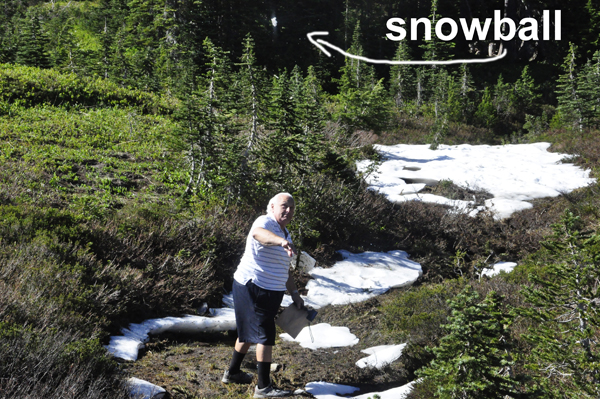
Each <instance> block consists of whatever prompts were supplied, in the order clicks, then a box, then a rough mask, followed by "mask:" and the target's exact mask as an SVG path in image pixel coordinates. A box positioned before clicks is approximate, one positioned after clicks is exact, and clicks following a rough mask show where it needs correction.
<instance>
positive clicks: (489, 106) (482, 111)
mask: <svg viewBox="0 0 600 399" xmlns="http://www.w3.org/2000/svg"><path fill="white" fill-rule="evenodd" d="M473 119H474V122H475V123H476V124H478V125H479V126H483V127H488V128H491V127H493V126H494V125H495V124H496V119H497V116H496V107H495V106H494V103H493V102H492V94H491V92H490V88H489V87H486V88H485V89H484V91H483V96H482V97H481V102H480V103H479V105H478V106H477V110H476V111H475V115H474V116H473Z"/></svg>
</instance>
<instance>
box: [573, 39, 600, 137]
mask: <svg viewBox="0 0 600 399" xmlns="http://www.w3.org/2000/svg"><path fill="white" fill-rule="evenodd" d="M577 87H578V90H579V95H580V97H581V105H582V110H581V112H582V117H583V120H584V121H586V125H588V126H598V125H599V124H600V90H598V88H600V51H596V53H595V54H594V58H593V59H592V60H588V62H587V63H586V64H585V65H584V67H583V68H582V70H581V72H580V73H579V75H578V77H577Z"/></svg>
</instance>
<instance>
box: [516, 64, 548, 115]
mask: <svg viewBox="0 0 600 399" xmlns="http://www.w3.org/2000/svg"><path fill="white" fill-rule="evenodd" d="M513 93H514V94H513V100H512V103H513V105H514V108H515V110H516V112H517V113H519V114H520V115H524V114H526V113H531V112H532V111H533V109H534V107H535V106H536V105H537V103H538V101H539V100H540V97H541V96H540V94H539V93H538V87H537V85H536V84H535V81H534V80H533V77H532V76H531V74H530V73H529V66H527V65H525V67H524V68H523V70H522V71H521V77H520V78H519V79H518V80H517V81H516V82H515V84H514V91H513Z"/></svg>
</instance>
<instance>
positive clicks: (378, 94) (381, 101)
mask: <svg viewBox="0 0 600 399" xmlns="http://www.w3.org/2000/svg"><path fill="white" fill-rule="evenodd" d="M360 42H361V35H360V25H359V24H357V25H356V29H355V30H354V35H353V40H352V46H350V49H349V50H348V52H349V53H351V54H354V55H363V48H362V45H361V44H360ZM341 74H342V76H341V77H340V79H339V81H338V83H339V94H338V95H337V96H336V97H335V99H336V103H337V104H336V109H335V111H334V115H333V117H334V119H337V120H338V121H339V122H341V123H342V124H343V125H345V126H346V127H347V129H348V131H352V130H356V129H376V130H379V129H381V128H383V126H384V124H385V120H386V116H387V114H388V105H389V104H388V97H387V93H386V92H385V88H384V86H383V79H377V78H376V76H375V70H374V68H373V67H372V66H371V65H368V64H367V63H365V62H363V61H360V60H357V59H354V58H350V57H346V59H345V64H344V66H343V67H342V69H341Z"/></svg>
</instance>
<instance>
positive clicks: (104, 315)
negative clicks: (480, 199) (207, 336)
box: [0, 0, 600, 398]
mask: <svg viewBox="0 0 600 399" xmlns="http://www.w3.org/2000/svg"><path fill="white" fill-rule="evenodd" d="M2 8H3V12H2V13H1V14H0V63H1V64H0V359H1V360H0V397H2V398H5V397H6V398H21V397H23V398H24V397H28V398H50V397H70V398H96V397H98V398H99V397H103V398H105V397H111V398H120V397H128V394H127V391H126V390H125V389H124V388H123V386H122V381H123V379H124V378H125V377H126V375H125V374H126V373H124V372H123V370H122V369H121V365H119V364H118V363H116V362H115V361H114V359H112V358H111V357H110V356H109V355H108V354H107V353H106V350H105V349H104V346H103V345H104V344H106V342H107V338H108V336H109V335H110V334H112V333H117V332H118V331H119V329H120V328H121V327H123V326H126V325H127V324H128V323H130V322H136V321H141V320H144V319H146V318H149V317H156V316H166V315H175V314H182V313H193V312H194V311H195V309H196V308H197V307H198V306H199V305H200V304H202V303H203V302H205V301H206V302H208V303H209V304H211V305H214V306H219V305H220V301H221V297H222V294H223V292H224V290H227V289H228V288H230V286H231V281H232V274H233V271H234V269H235V267H236V265H237V261H238V260H239V258H240V256H241V253H242V251H243V243H244V240H245V235H246V233H247V231H248V229H249V227H250V225H251V223H252V221H253V220H254V218H255V217H256V216H257V215H259V214H260V213H261V212H262V211H263V209H264V206H265V204H266V202H267V201H268V199H269V198H270V197H271V196H272V195H273V194H274V193H276V192H279V191H286V192H290V193H292V194H293V195H294V197H295V198H296V201H297V204H298V207H297V209H296V217H295V219H294V222H293V224H292V225H291V230H292V232H293V234H294V237H295V241H296V243H297V244H298V247H299V248H300V249H302V250H305V251H308V252H309V253H311V254H312V255H313V256H315V257H316V258H317V260H318V261H319V262H320V263H321V264H322V265H331V264H332V263H333V262H334V261H335V259H336V251H337V250H339V249H347V250H351V251H354V252H359V251H365V250H380V251H383V250H385V251H387V250H392V249H403V250H406V251H407V252H409V253H410V254H411V256H413V258H414V259H415V260H417V261H419V262H420V263H421V264H422V265H423V269H424V275H423V277H422V278H421V280H420V281H419V284H418V285H417V286H416V287H413V288H411V289H410V290H405V291H398V292H395V293H393V295H392V297H391V299H389V300H388V302H387V304H386V305H385V306H382V307H381V309H380V311H381V312H382V314H383V317H382V318H381V322H380V324H378V328H379V329H380V330H381V334H382V335H383V336H385V337H393V338H398V339H402V340H405V342H409V349H408V350H407V351H406V353H405V355H404V358H405V359H406V360H405V361H404V363H403V366H402V367H403V370H404V371H403V373H404V374H403V378H404V379H406V380H407V381H408V380H412V379H414V378H418V377H423V380H422V381H423V382H422V383H421V384H419V385H417V386H416V388H415V389H414V391H413V393H412V394H411V397H412V398H428V397H441V398H505V397H511V398H522V397H544V398H573V397H578V398H587V397H589V398H592V397H598V395H599V394H600V384H599V379H600V377H599V373H600V353H599V348H598V345H597V342H598V339H599V338H600V319H599V314H598V304H599V303H600V291H599V290H598V287H599V284H600V269H599V266H600V252H599V251H600V250H599V245H600V235H599V234H598V230H597V226H598V215H599V214H600V198H599V197H598V186H590V187H587V188H585V189H581V190H578V191H576V192H574V193H571V194H565V195H563V196H561V197H559V198H556V199H552V200H539V201H537V202H536V203H535V204H534V205H535V206H534V208H533V209H531V210H526V211H522V212H520V213H518V214H515V215H514V216H512V217H511V218H509V219H506V220H501V221H499V220H495V219H494V218H493V217H492V215H486V214H481V215H479V216H477V217H470V216H468V215H466V214H460V213H452V214H449V213H447V209H445V208H444V207H443V206H439V205H432V204H424V203H416V202H415V203H405V204H393V203H390V202H389V201H387V200H386V199H385V198H384V197H383V196H382V195H379V194H377V193H375V192H372V191H369V190H367V189H366V185H365V183H364V182H363V180H362V177H361V175H360V174H358V173H357V171H356V166H355V164H356V161H357V160H361V159H371V160H374V161H378V160H379V155H378V154H377V152H376V151H375V150H374V149H373V144H377V143H378V144H397V143H420V144H429V145H430V147H431V148H432V149H435V148H437V147H438V146H440V145H443V144H458V143H470V144H507V143H525V142H534V141H549V142H551V143H553V147H552V149H553V150H555V151H560V152H568V153H570V154H573V161H575V162H577V164H578V165H580V166H582V167H586V168H589V169H592V176H594V177H597V172H598V167H599V161H598V154H600V141H599V139H598V132H599V128H600V90H599V89H598V88H599V87H600V4H598V2H597V1H596V0H567V1H556V0H551V1H544V0H539V1H530V0H523V1H516V0H504V1H482V0H462V1H449V0H446V1H438V0H426V1H425V0H422V1H421V0H420V1H409V0H400V1H389V0H377V1H362V0H343V1H342V0H325V1H316V0H304V1H277V2H275V1H265V0H262V1H243V2H242V1H236V0H222V1H214V0H207V1H189V0H161V1H157V0H129V1H126V0H94V1H73V0H70V1H68V2H67V1H54V0H51V1H49V2H40V1H37V0H31V1H25V0H4V1H3V3H2ZM494 10H501V11H502V15H503V16H504V17H507V18H511V19H513V20H515V21H518V20H521V19H523V18H534V19H536V20H538V21H540V22H541V20H542V15H543V10H562V20H561V25H560V26H561V33H562V35H561V40H522V39H520V38H519V37H518V36H515V38H514V39H513V40H510V41H494V40H492V37H491V36H490V38H489V40H467V39H466V38H465V37H464V35H462V36H461V35H459V36H458V37H457V38H456V39H455V40H453V41H443V40H440V39H438V38H437V36H436V35H435V34H434V35H432V40H425V39H424V35H423V37H420V38H419V39H418V40H403V41H392V40H387V39H386V34H387V33H389V30H388V29H387V28H386V22H387V21H388V19H390V18H393V17H400V18H405V19H406V20H407V21H408V20H409V19H410V18H429V19H430V20H432V21H436V20H439V19H440V18H444V17H447V18H452V19H455V20H458V19H459V18H465V19H467V20H472V19H473V18H480V19H485V18H491V17H492V16H493V15H494ZM554 23H556V21H554ZM556 27H557V25H554V26H553V28H556ZM432 29H433V27H432ZM541 29H543V27H542V26H541V25H540V31H541ZM312 31H327V32H329V36H327V40H328V41H329V42H331V43H333V44H335V45H337V46H339V47H341V48H343V49H346V50H347V51H348V52H349V53H351V54H355V55H362V56H366V57H370V58H375V59H387V60H452V59H472V58H476V59H485V58H487V57H492V56H495V55H498V54H500V53H502V52H503V51H505V50H506V51H507V56H506V57H504V58H503V59H502V60H499V61H496V62H493V63H487V64H459V65H448V66H442V65H422V66H419V65H392V66H389V65H373V64H369V63H365V62H362V61H357V60H356V59H352V58H344V57H342V56H340V55H333V56H332V57H327V56H326V55H324V54H323V53H322V52H321V51H319V49H317V48H316V47H315V46H313V45H312V44H311V43H310V42H309V40H308V38H307V36H306V35H307V33H309V32H312ZM424 33H425V32H423V34H424ZM435 190H446V192H445V193H444V194H447V195H455V196H460V195H464V191H465V188H461V187H458V186H455V185H453V184H446V185H444V186H443V187H442V186H440V187H436V188H435ZM542 215H543V217H542ZM365 237H368V240H367V239H365ZM498 260H518V261H519V263H520V266H519V267H518V268H517V269H516V270H515V272H514V273H513V274H511V275H510V276H509V275H502V276H500V277H499V278H497V279H494V280H489V281H488V280H481V279H478V278H477V277H476V276H477V275H476V272H475V271H476V270H477V268H481V267H484V266H485V264H486V263H489V262H491V261H498ZM426 347H427V348H428V349H426ZM465 348H472V349H470V350H469V351H465V350H464V349H465ZM304 382H306V381H304Z"/></svg>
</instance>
